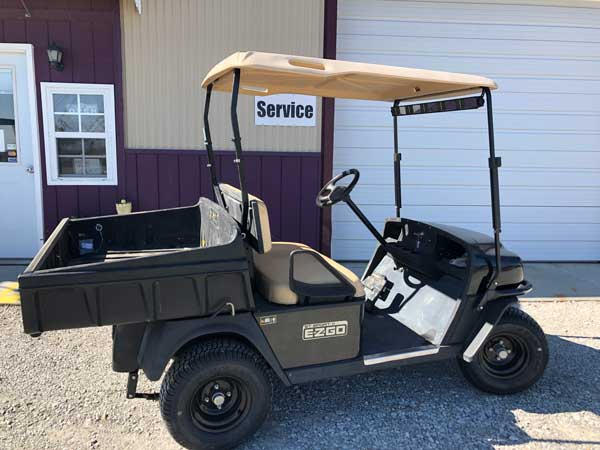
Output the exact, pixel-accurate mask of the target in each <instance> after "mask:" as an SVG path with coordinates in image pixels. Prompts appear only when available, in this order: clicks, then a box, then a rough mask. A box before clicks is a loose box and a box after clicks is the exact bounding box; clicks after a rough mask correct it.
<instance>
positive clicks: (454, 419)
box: [244, 336, 600, 449]
mask: <svg viewBox="0 0 600 450" xmlns="http://www.w3.org/2000/svg"><path fill="white" fill-rule="evenodd" d="M567 338H568V339H571V337H570V336H568V337H567V336H564V337H560V336H548V340H549V346H550V351H551V357H550V362H549V365H548V368H547V370H546V373H545V375H544V377H543V378H542V379H541V381H540V382H538V383H537V384H536V385H535V386H534V387H532V388H531V389H529V390H528V391H526V392H523V393H521V394H516V395H512V396H495V395H489V394H485V393H482V392H479V391H477V390H475V389H474V388H472V387H471V386H470V385H469V384H468V383H467V382H466V381H465V380H464V379H463V377H462V375H461V374H460V372H459V370H458V367H457V365H456V363H455V362H454V361H448V362H444V363H437V364H430V365H420V366H414V367H412V368H411V367H408V368H401V369H395V370H389V371H382V372H375V373H371V374H365V375H359V376H354V377H348V378H340V379H335V380H327V381H323V382H315V383H310V384H306V385H301V386H296V387H291V388H285V387H283V386H278V387H277V388H276V389H275V392H274V405H273V406H274V407H273V412H272V414H271V418H270V419H269V420H268V421H267V423H265V426H264V427H263V428H262V429H261V430H260V431H259V432H258V434H257V435H256V436H255V438H254V439H252V440H251V441H250V442H249V443H248V444H247V445H246V446H245V447H244V448H247V449H253V448H307V449H308V448H311V449H314V448H332V447H334V448H400V447H406V448H426V447H428V448H434V447H435V448H440V447H442V448H457V447H464V448H474V447H475V448H491V447H493V446H496V445H518V444H524V443H530V442H539V443H540V444H542V443H555V444H557V445H559V446H562V445H565V444H570V443H572V444H580V445H584V446H587V447H589V446H590V445H594V444H596V445H600V440H598V439H596V437H594V439H592V440H589V439H586V437H585V436H582V433H571V434H569V433H563V432H562V431H564V430H562V428H561V427H560V426H559V427H556V426H552V424H550V425H549V426H548V428H547V429H546V425H545V424H548V420H550V421H551V420H552V416H548V415H553V414H560V413H570V412H582V411H589V412H590V413H592V414H595V415H596V418H597V416H598V415H600V391H599V390H598V382H599V373H600V351H599V350H596V349H593V348H591V347H588V346H585V345H580V344H577V343H574V342H572V341H570V340H567ZM586 339H588V337H586ZM594 339H597V337H596V338H594ZM523 415H525V416H527V420H526V423H525V424H517V420H518V417H521V416H523ZM536 415H544V416H539V417H538V416H536ZM596 418H593V419H592V420H595V419H596ZM537 422H539V425H537ZM594 423H595V424H597V423H598V422H594ZM524 429H527V430H532V429H535V430H536V431H535V432H533V433H532V434H534V435H535V436H532V435H530V434H528V433H527V432H526V431H524ZM536 436H537V437H536ZM573 436H575V437H576V438H575V439H573V438H572V437H573ZM594 436H597V433H596V434H595V435H594Z"/></svg>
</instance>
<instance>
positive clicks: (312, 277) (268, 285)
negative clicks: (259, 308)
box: [254, 242, 365, 305]
mask: <svg viewBox="0 0 600 450" xmlns="http://www.w3.org/2000/svg"><path fill="white" fill-rule="evenodd" d="M299 249H303V250H311V251H313V252H315V253H317V254H318V255H320V256H321V257H322V258H323V259H324V260H325V261H326V263H327V264H328V265H329V267H330V268H332V269H333V270H335V271H336V272H337V273H338V274H339V275H341V276H342V277H343V278H344V279H346V280H347V281H348V282H349V283H350V284H352V286H354V290H355V294H354V296H355V297H363V296H364V295H365V291H364V288H363V285H362V283H361V281H360V279H359V278H358V277H357V276H356V275H355V274H354V272H352V271H351V270H349V269H348V268H346V267H344V266H342V265H341V264H340V263H338V262H336V261H334V260H333V259H331V258H328V257H327V256H325V255H323V254H321V253H319V252H317V251H316V250H313V249H311V248H310V247H308V246H307V245H304V244H300V243H296V242H273V246H272V248H271V251H270V252H268V253H264V254H259V253H254V268H255V278H256V287H257V289H258V292H260V294H261V295H263V296H264V297H265V298H266V299H267V300H269V301H270V302H273V303H278V304H280V305H295V304H297V303H298V295H297V294H296V293H295V292H293V291H292V290H291V289H290V253H292V252H293V251H294V250H299ZM294 271H295V272H296V273H297V274H298V275H299V276H300V277H301V278H302V281H303V282H305V283H310V284H314V285H318V284H329V283H332V281H333V282H335V281H337V279H335V277H333V275H332V274H331V273H329V272H328V271H327V270H326V269H325V268H324V267H323V266H322V265H321V263H320V262H319V261H317V260H316V259H315V258H298V259H297V260H296V261H295V262H294ZM332 279H333V280H332Z"/></svg>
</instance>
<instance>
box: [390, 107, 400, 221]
mask: <svg viewBox="0 0 600 450" xmlns="http://www.w3.org/2000/svg"><path fill="white" fill-rule="evenodd" d="M399 104H400V100H394V107H393V108H392V111H394V108H397V107H398V105H399ZM392 115H393V117H394V194H395V199H396V217H400V208H402V180H401V178H400V161H401V160H402V154H401V153H398V116H397V115H396V114H393V113H392Z"/></svg>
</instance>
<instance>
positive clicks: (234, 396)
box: [19, 52, 548, 448]
mask: <svg viewBox="0 0 600 450" xmlns="http://www.w3.org/2000/svg"><path fill="white" fill-rule="evenodd" d="M202 86H203V87H204V88H205V89H206V103H205V109H204V127H205V130H204V131H205V142H206V150H207V153H208V164H207V166H208V169H209V172H210V177H211V183H212V189H213V193H214V198H213V200H210V199H207V198H201V199H200V200H199V201H198V203H197V204H196V205H194V206H189V207H183V208H174V209H167V210H158V211H149V212H140V213H132V214H128V215H123V216H104V217H93V218H85V219H64V220H63V221H61V222H60V224H59V225H58V226H57V228H56V229H55V231H54V232H53V234H52V235H51V236H50V238H49V239H48V240H47V241H46V243H45V245H44V246H43V248H42V249H41V250H40V252H39V253H38V255H36V257H35V258H34V259H33V261H32V262H31V264H30V265H29V267H28V268H27V269H26V271H25V272H24V273H23V274H22V275H21V276H20V277H19V284H20V291H21V299H22V302H21V303H22V314H23V324H24V329H25V332H26V333H29V334H31V335H33V336H39V335H40V334H41V333H43V332H46V331H50V330H57V329H65V328H80V327H88V326H102V325H112V326H113V369H114V370H115V371H117V372H126V373H128V374H129V375H128V383H127V390H126V392H127V397H128V398H138V397H145V398H155V397H156V396H157V395H156V394H143V393H138V392H137V381H138V372H139V370H140V369H141V370H142V371H143V373H144V374H145V375H146V377H147V378H148V379H150V380H153V381H156V380H158V379H160V377H161V376H162V375H163V372H165V369H166V368H167V366H168V364H169V362H170V361H171V360H172V364H171V365H170V366H169V368H168V370H167V371H166V374H165V375H164V379H163V382H162V387H161V391H160V395H159V398H160V408H161V412H162V416H163V418H164V420H165V422H166V424H167V428H168V429H169V432H170V433H171V435H172V436H173V437H174V438H175V440H177V442H179V443H180V444H181V445H183V446H185V447H188V448H228V447H232V446H235V445H237V444H239V443H240V442H242V441H244V440H245V439H247V438H248V437H250V436H251V435H252V434H253V433H254V432H255V431H256V430H257V429H258V428H259V427H260V426H261V424H262V423H263V421H264V420H265V418H266V417H267V415H268V413H269V410H270V406H271V397H272V384H271V383H272V382H273V380H274V379H277V378H278V379H279V380H281V381H282V382H283V383H284V384H286V385H292V384H297V383H306V382H310V381H313V380H320V379H326V378H331V377H337V376H342V375H352V374H359V373H364V372H368V371H372V370H379V369H386V368H392V367H398V366H401V365H405V364H416V363H422V362H428V361H434V360H442V359H456V360H458V362H459V365H460V368H461V369H462V372H463V373H464V375H465V377H466V378H467V379H468V380H469V381H470V382H471V383H473V384H474V385H475V386H476V387H478V388H479V389H482V390H484V391H487V392H491V393H496V394H509V393H514V392H519V391H521V390H523V389H526V388H527V387H529V386H531V385H532V384H533V383H534V382H535V381H536V380H538V379H539V378H540V377H541V375H542V373H543V371H544V369H545V366H546V363H547V361H548V348H547V344H546V339H545V336H544V333H543V331H542V330H541V328H540V327H539V325H537V324H536V323H535V322H534V321H533V319H531V318H530V317H529V316H527V315H526V314H525V313H524V312H522V311H521V310H520V309H518V307H516V306H515V305H516V303H517V300H518V296H519V295H522V294H524V293H527V292H528V291H530V290H531V285H530V283H528V282H527V281H526V280H525V278H524V274H523V266H522V263H521V260H520V258H519V257H518V256H517V255H515V254H514V253H512V252H510V251H508V250H507V249H506V248H504V247H503V246H502V245H501V243H500V202H499V188H498V168H499V167H500V163H501V161H500V158H498V157H497V156H496V155H495V150H494V133H493V122H492V95H491V91H492V90H494V89H496V84H495V83H494V82H493V81H492V80H489V79H486V78H483V77H479V76H471V75H463V74H453V73H444V72H434V71H429V70H418V69H409V68H400V67H390V66H381V65H373V64H361V63H355V62H345V61H336V60H327V59H319V58H307V57H300V56H287V55H278V54H269V53H259V52H243V53H235V54H233V55H231V56H230V57H228V58H226V59H225V60H223V61H222V62H221V63H219V64H217V65H216V66H215V67H214V68H213V69H212V70H211V71H210V72H209V73H208V75H207V76H206V78H205V79H204V81H203V83H202ZM213 91H225V92H231V125H232V129H233V142H234V144H235V159H234V163H235V165H236V167H237V172H238V175H239V188H237V187H233V186H230V185H227V184H223V183H219V181H218V179H217V174H216V171H215V166H214V155H213V148H212V141H211V134H210V127H209V107H210V102H211V95H212V93H213ZM276 93H295V94H308V95H315V96H322V97H339V98H351V99H363V100H377V101H390V102H391V116H392V119H393V124H394V127H393V128H394V140H393V142H394V146H393V157H394V159H393V161H394V163H393V171H394V179H395V199H396V208H395V217H392V218H390V219H388V220H387V221H386V223H385V226H384V229H383V232H380V231H379V230H377V229H376V228H375V227H374V226H373V224H372V223H371V222H370V221H369V219H368V218H367V217H366V216H365V215H364V214H363V213H362V212H361V210H360V208H359V206H358V205H356V204H355V203H354V202H353V200H352V198H351V193H352V190H353V189H354V188H355V187H356V185H357V183H358V181H359V176H360V174H359V171H358V170H356V169H350V170H347V171H344V172H343V173H341V174H339V175H337V176H335V177H334V178H333V179H332V180H331V181H329V182H328V183H327V184H326V185H325V186H324V187H323V188H322V189H321V191H320V192H319V194H318V197H317V199H316V202H317V205H318V206H319V207H321V208H328V207H331V206H332V205H334V204H336V203H340V202H343V203H345V204H346V205H347V206H348V207H349V208H350V209H351V210H352V211H353V212H354V213H355V214H356V216H357V217H358V218H359V219H360V221H361V222H362V223H363V224H364V225H365V226H366V227H367V229H368V230H369V231H370V232H371V234H372V235H373V237H374V238H375V243H374V247H375V249H374V253H373V256H372V258H371V260H370V261H369V263H368V266H367V268H366V270H365V272H364V275H363V276H362V278H359V277H357V276H356V275H355V274H354V273H353V272H351V271H350V270H348V269H347V268H345V267H344V266H342V265H340V264H339V263H337V262H336V261H334V260H332V259H330V258H329V257H327V256H325V255H323V254H321V253H319V252H318V251H316V250H314V249H312V248H310V247H308V246H307V245H304V244H301V243H294V242H273V241H272V239H271V234H270V228H269V214H268V209H267V206H266V204H265V203H264V202H263V201H262V200H261V199H260V198H258V197H256V196H254V195H252V194H251V193H249V192H248V191H247V189H246V183H245V177H244V158H243V153H242V142H241V138H240V132H239V126H238V117H237V102H238V96H239V94H248V95H270V94H276ZM484 106H485V107H486V110H487V127H488V131H489V159H488V161H489V170H490V182H491V183H490V184H491V217H492V224H493V231H494V236H493V237H488V236H486V235H483V234H480V233H476V232H472V231H468V230H464V229H461V228H457V227H451V226H446V225H439V224H431V223H426V222H420V221H417V220H412V219H408V218H401V217H400V211H401V190H400V184H401V183H400V175H401V172H400V161H401V158H400V154H399V150H398V125H397V124H398V120H401V118H402V117H404V116H409V115H418V114H430V113H442V112H450V111H462V110H474V109H478V108H482V107H484ZM399 395H401V394H399Z"/></svg>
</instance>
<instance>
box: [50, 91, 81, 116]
mask: <svg viewBox="0 0 600 450" xmlns="http://www.w3.org/2000/svg"><path fill="white" fill-rule="evenodd" d="M52 100H53V103H54V112H55V113H57V112H66V113H76V112H78V111H79V108H78V107H77V95H75V94H53V95H52Z"/></svg>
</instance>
